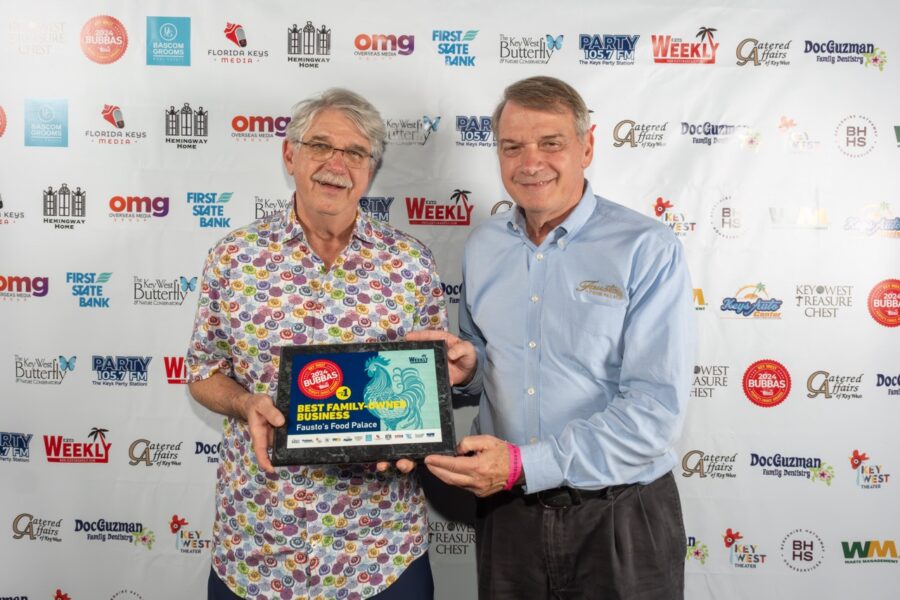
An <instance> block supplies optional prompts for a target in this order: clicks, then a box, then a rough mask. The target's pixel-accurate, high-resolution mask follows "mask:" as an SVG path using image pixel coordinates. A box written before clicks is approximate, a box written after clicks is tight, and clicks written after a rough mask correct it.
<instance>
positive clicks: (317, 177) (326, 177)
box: [312, 171, 353, 188]
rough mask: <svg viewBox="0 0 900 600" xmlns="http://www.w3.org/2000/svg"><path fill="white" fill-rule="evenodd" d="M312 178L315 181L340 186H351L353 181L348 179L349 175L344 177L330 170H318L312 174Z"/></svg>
mask: <svg viewBox="0 0 900 600" xmlns="http://www.w3.org/2000/svg"><path fill="white" fill-rule="evenodd" d="M312 180H313V181H315V182H316V183H325V184H327V185H336V186H338V187H342V188H351V187H353V182H352V181H350V178H349V177H344V176H342V175H338V174H337V173H332V172H331V171H319V172H317V173H314V174H313V176H312Z"/></svg>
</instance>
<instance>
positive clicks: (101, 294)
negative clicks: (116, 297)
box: [66, 271, 112, 308]
mask: <svg viewBox="0 0 900 600" xmlns="http://www.w3.org/2000/svg"><path fill="white" fill-rule="evenodd" d="M111 277H112V273H84V272H75V271H70V272H68V273H66V283H68V284H70V285H71V286H72V295H73V296H74V297H76V298H78V306H79V307H80V308H109V297H107V296H106V291H105V289H104V287H103V286H104V284H106V283H109V280H110V278H111Z"/></svg>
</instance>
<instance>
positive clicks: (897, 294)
mask: <svg viewBox="0 0 900 600" xmlns="http://www.w3.org/2000/svg"><path fill="white" fill-rule="evenodd" d="M869 314H870V315H872V318H873V319H875V320H876V321H878V322H879V323H881V324H882V325H884V326H885V327H896V326H897V325H900V279H885V280H884V281H882V282H881V283H879V284H877V285H876V286H875V287H873V288H872V291H871V292H869Z"/></svg>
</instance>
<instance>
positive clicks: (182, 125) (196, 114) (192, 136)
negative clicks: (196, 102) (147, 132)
mask: <svg viewBox="0 0 900 600" xmlns="http://www.w3.org/2000/svg"><path fill="white" fill-rule="evenodd" d="M165 113H166V127H165V132H166V137H165V141H166V143H167V144H174V145H175V147H176V148H180V149H183V150H196V149H197V146H202V145H203V144H205V143H207V142H208V141H209V140H208V139H207V137H208V136H209V111H208V110H204V109H203V107H202V106H200V107H198V108H197V110H194V109H193V108H191V105H190V104H188V103H187V102H185V103H184V105H183V106H182V107H181V108H180V109H176V108H175V105H174V104H172V105H170V106H169V108H167V109H165Z"/></svg>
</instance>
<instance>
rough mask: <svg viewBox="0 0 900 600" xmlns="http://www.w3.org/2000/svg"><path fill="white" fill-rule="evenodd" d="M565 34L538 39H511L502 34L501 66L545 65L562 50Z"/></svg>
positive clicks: (547, 35)
mask: <svg viewBox="0 0 900 600" xmlns="http://www.w3.org/2000/svg"><path fill="white" fill-rule="evenodd" d="M563 38H564V36H563V34H559V35H557V36H556V37H554V36H552V35H550V34H549V33H547V34H544V35H543V36H538V37H526V36H521V37H511V36H506V35H503V34H502V33H501V34H500V64H501V65H502V64H507V65H545V64H547V63H548V62H550V59H551V58H553V53H554V52H556V51H557V50H562V46H563Z"/></svg>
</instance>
